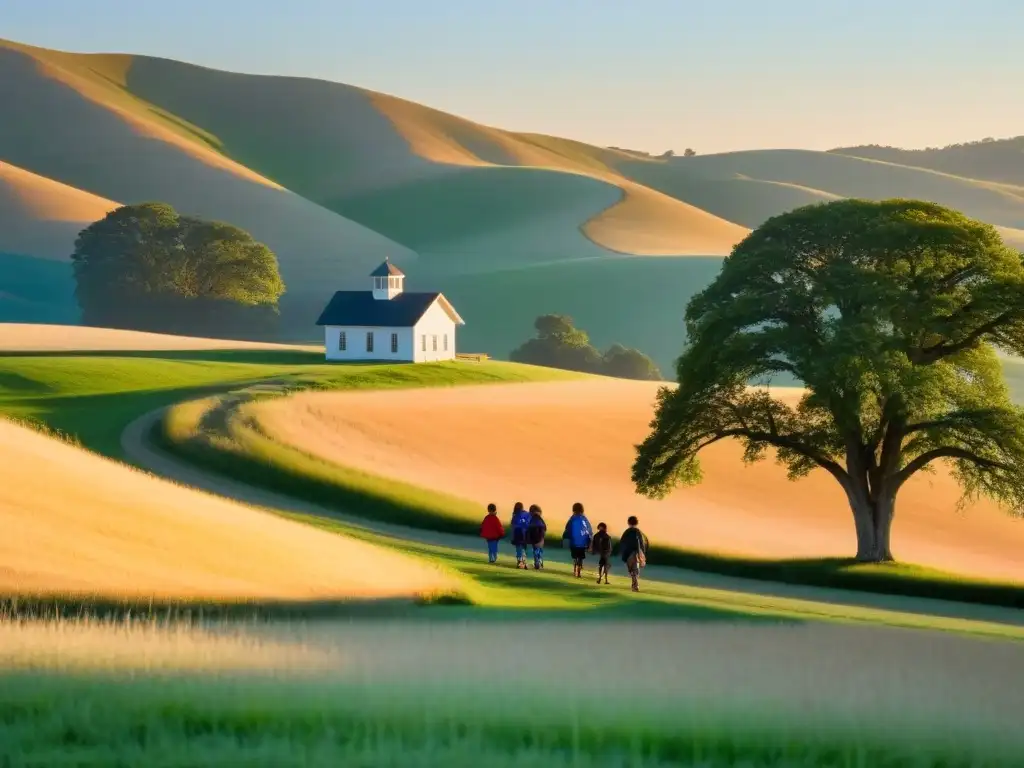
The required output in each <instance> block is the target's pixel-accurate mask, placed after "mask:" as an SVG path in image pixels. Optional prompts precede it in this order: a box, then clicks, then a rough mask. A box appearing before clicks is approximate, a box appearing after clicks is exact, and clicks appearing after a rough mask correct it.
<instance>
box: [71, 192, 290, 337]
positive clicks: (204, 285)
mask: <svg viewBox="0 0 1024 768" xmlns="http://www.w3.org/2000/svg"><path fill="white" fill-rule="evenodd" d="M71 259H72V264H73V268H74V276H75V281H76V291H75V295H76V297H77V298H78V302H79V305H80V306H81V308H82V316H83V319H84V321H85V322H86V323H89V324H93V325H107V326H112V327H129V328H146V329H151V330H163V331H168V330H169V331H179V332H181V331H195V330H206V329H210V328H213V329H216V328H217V327H218V325H221V324H226V325H228V326H229V327H230V330H234V328H233V327H231V326H238V327H239V328H242V329H244V328H246V327H247V326H248V325H255V326H256V328H254V329H253V330H262V331H266V330H267V329H268V328H267V326H268V317H269V315H268V311H269V314H271V315H272V314H273V311H274V310H275V309H276V306H277V301H278V299H279V298H280V296H281V294H283V293H284V283H283V282H282V281H281V276H280V274H279V272H278V267H277V257H276V256H274V254H273V252H272V251H271V250H270V249H269V248H267V246H265V245H263V244H262V243H258V242H256V241H255V240H253V239H252V237H251V236H250V235H249V234H248V233H247V232H245V231H243V230H241V229H239V228H238V227H235V226H232V225H231V224H225V223H223V222H215V221H204V220H201V219H196V218H191V217H188V216H181V215H180V214H178V212H177V211H175V210H174V208H172V207H171V206H169V205H167V204H165V203H142V204H139V205H126V206H122V207H121V208H118V209H116V210H114V211H111V212H110V213H108V214H107V215H106V216H105V217H104V218H103V219H101V220H99V221H97V222H94V223H93V224H90V225H89V226H88V227H86V228H85V229H84V230H82V232H81V233H80V234H79V236H78V239H77V240H76V241H75V251H74V253H73V254H72V256H71ZM261 309H262V310H263V312H260V311H259V310H261ZM224 330H228V329H227V328H226V329H224Z"/></svg>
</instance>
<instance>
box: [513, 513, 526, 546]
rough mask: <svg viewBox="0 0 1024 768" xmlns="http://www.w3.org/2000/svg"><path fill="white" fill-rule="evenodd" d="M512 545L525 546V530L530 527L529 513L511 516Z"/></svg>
mask: <svg viewBox="0 0 1024 768" xmlns="http://www.w3.org/2000/svg"><path fill="white" fill-rule="evenodd" d="M511 527H512V543H513V544H526V539H527V530H528V529H529V527H530V513H529V512H527V511H526V510H523V511H522V512H516V513H515V514H514V515H512V526H511Z"/></svg>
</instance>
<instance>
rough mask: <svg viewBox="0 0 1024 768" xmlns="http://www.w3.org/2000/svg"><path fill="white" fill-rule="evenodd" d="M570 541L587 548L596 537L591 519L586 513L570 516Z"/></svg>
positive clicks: (571, 543) (579, 546) (574, 544)
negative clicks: (591, 525)
mask: <svg viewBox="0 0 1024 768" xmlns="http://www.w3.org/2000/svg"><path fill="white" fill-rule="evenodd" d="M566 527H567V528H568V529H569V543H570V545H571V546H573V547H578V548H579V549H586V548H587V547H589V546H590V541H591V539H593V537H594V529H593V528H591V527H590V521H589V520H587V517H586V515H573V516H572V517H570V518H569V524H568V525H567V526H566Z"/></svg>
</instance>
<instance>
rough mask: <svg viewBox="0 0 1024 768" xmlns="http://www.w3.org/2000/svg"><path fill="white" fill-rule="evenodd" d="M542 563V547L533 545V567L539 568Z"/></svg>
mask: <svg viewBox="0 0 1024 768" xmlns="http://www.w3.org/2000/svg"><path fill="white" fill-rule="evenodd" d="M542 565H544V547H538V546H537V545H536V544H534V545H533V567H534V568H540V567H541V566H542Z"/></svg>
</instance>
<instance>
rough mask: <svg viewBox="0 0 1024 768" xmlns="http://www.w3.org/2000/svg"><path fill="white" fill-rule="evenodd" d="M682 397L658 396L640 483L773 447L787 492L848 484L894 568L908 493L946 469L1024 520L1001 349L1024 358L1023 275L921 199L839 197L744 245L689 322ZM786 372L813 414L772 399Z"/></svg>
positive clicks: (874, 545)
mask: <svg viewBox="0 0 1024 768" xmlns="http://www.w3.org/2000/svg"><path fill="white" fill-rule="evenodd" d="M686 327H687V332H688V342H687V345H686V347H685V349H684V351H683V353H682V356H681V357H680V358H679V360H678V361H677V371H676V373H677V377H678V381H679V387H678V388H677V389H674V390H671V389H668V388H666V389H664V390H663V391H662V392H661V393H660V394H659V398H658V404H657V410H656V415H655V418H654V421H653V422H652V424H651V428H652V431H651V434H650V435H649V436H648V437H647V439H646V440H645V441H644V442H643V443H642V444H641V445H640V446H638V449H637V457H636V461H635V464H634V466H633V481H634V482H635V484H636V486H637V489H638V491H640V492H641V493H643V494H645V495H648V496H651V497H660V496H663V495H664V494H666V493H667V492H668V491H669V490H670V489H671V488H672V487H673V486H674V485H676V484H678V483H683V484H694V483H697V482H699V481H700V479H701V472H700V463H699V461H698V454H699V452H700V451H701V450H702V449H703V448H705V447H707V446H708V445H710V444H712V443H715V442H717V441H719V440H723V439H727V438H735V439H738V440H740V441H741V442H742V443H743V444H744V445H745V448H746V451H745V460H746V461H756V460H758V459H761V458H763V457H764V456H765V454H766V452H767V451H768V449H774V451H775V454H776V456H777V459H778V461H780V462H781V463H782V464H784V465H785V466H786V467H787V468H788V471H789V476H790V478H791V479H795V478H798V477H801V476H804V475H806V474H807V473H808V472H810V471H811V470H813V469H822V470H824V471H826V472H828V473H829V474H831V475H832V476H833V477H834V478H835V479H836V481H837V482H838V483H839V484H840V485H841V486H842V488H843V490H844V491H845V493H846V496H847V498H848V500H849V503H850V508H851V511H852V513H853V519H854V531H855V533H856V536H857V559H859V560H863V561H884V560H891V559H892V552H891V547H890V530H891V524H892V520H893V515H894V513H895V508H896V506H895V501H896V495H897V493H898V491H899V490H900V488H901V487H902V486H903V485H904V484H905V483H906V481H907V480H908V479H909V478H910V477H911V476H913V475H914V474H915V473H917V472H920V471H924V470H928V469H931V468H934V465H935V464H936V463H937V462H946V463H947V464H948V465H949V466H950V468H951V470H952V473H953V475H954V477H955V478H956V479H957V481H958V482H959V483H960V486H961V488H962V490H963V492H964V499H965V500H966V499H972V498H975V497H976V496H978V495H979V494H984V495H986V496H989V497H991V498H993V499H995V500H996V501H998V502H1000V503H1002V504H1003V505H1004V506H1005V507H1007V508H1008V509H1010V510H1014V511H1018V510H1020V509H1021V508H1022V507H1024V411H1022V409H1020V408H1018V407H1016V406H1015V405H1014V404H1012V403H1011V401H1010V397H1009V392H1008V390H1007V387H1006V384H1005V382H1004V381H1003V377H1002V368H1001V365H1000V362H999V359H998V357H997V354H996V349H997V348H998V349H1001V350H1005V351H1007V352H1010V353H1014V354H1021V353H1024V264H1022V256H1021V254H1020V253H1017V252H1015V251H1013V250H1011V249H1010V248H1008V247H1006V245H1005V244H1004V243H1003V242H1002V240H1001V238H1000V236H999V234H998V233H997V232H996V230H995V229H994V228H993V227H991V226H990V225H988V224H983V223H981V222H978V221H974V220H972V219H969V218H967V217H966V216H964V215H962V214H960V213H957V212H955V211H952V210H949V209H946V208H943V207H942V206H939V205H935V204H932V203H926V202H920V201H914V200H887V201H883V202H868V201H863V200H842V201H837V202H833V203H827V204H822V205H815V206H808V207H805V208H800V209H798V210H795V211H792V212H790V213H787V214H784V215H782V216H777V217H775V218H772V219H770V220H768V221H767V222H765V223H764V224H763V225H762V226H761V227H759V228H758V229H757V230H755V231H754V232H752V233H751V234H750V235H748V236H747V237H746V238H745V239H744V240H743V241H742V242H741V243H739V244H738V245H737V246H736V247H735V249H734V250H733V252H732V254H731V255H730V256H729V257H728V258H727V259H726V260H725V262H724V264H723V267H722V271H721V273H720V274H719V276H718V278H717V279H716V280H715V282H714V283H713V284H712V285H710V286H709V287H708V288H707V289H705V290H704V291H703V292H702V293H700V294H698V295H697V296H695V297H694V298H693V299H692V300H691V302H690V304H689V306H688V308H687V311H686ZM779 375H784V376H788V377H791V378H794V379H796V380H798V381H799V382H802V383H803V384H804V385H805V386H806V394H805V395H804V396H803V398H802V399H801V400H800V402H799V405H798V406H796V407H790V406H788V405H786V404H785V403H783V402H782V401H780V400H778V399H775V398H773V397H772V395H771V391H770V388H765V387H750V386H748V385H749V384H751V383H755V384H756V383H770V382H771V381H772V380H773V378H774V377H777V376H779Z"/></svg>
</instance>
